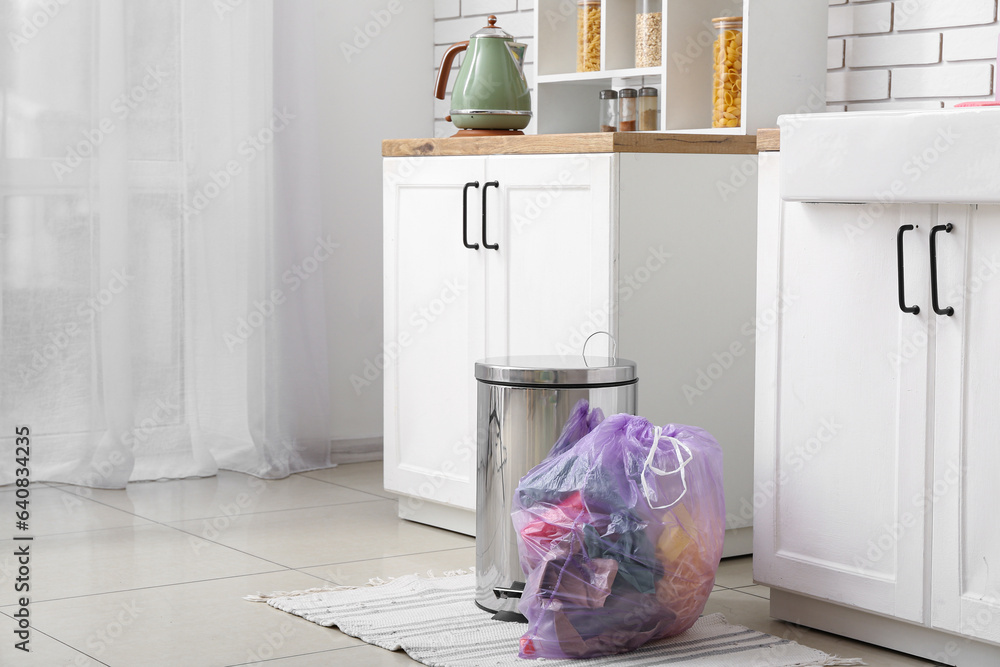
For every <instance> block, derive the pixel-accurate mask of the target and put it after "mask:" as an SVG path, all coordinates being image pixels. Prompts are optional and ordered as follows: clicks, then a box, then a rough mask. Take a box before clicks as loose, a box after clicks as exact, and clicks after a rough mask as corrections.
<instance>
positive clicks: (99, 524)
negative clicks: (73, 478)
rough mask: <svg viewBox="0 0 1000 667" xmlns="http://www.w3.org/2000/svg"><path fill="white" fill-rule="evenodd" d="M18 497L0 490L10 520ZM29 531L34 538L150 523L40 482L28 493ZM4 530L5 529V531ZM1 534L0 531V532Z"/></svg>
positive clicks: (0, 506)
mask: <svg viewBox="0 0 1000 667" xmlns="http://www.w3.org/2000/svg"><path fill="white" fill-rule="evenodd" d="M15 502H17V498H16V496H15V494H14V491H13V490H12V489H11V490H5V491H0V513H2V514H3V515H5V517H4V518H6V517H7V516H9V517H11V521H13V517H14V512H15V505H14V503H15ZM27 507H28V512H29V514H30V516H29V518H28V530H27V531H25V532H24V534H25V535H32V536H35V537H39V536H43V535H57V534H60V533H76V532H79V531H84V530H100V529H103V528H121V527H124V526H141V525H151V523H150V522H149V521H146V520H145V519H142V518H139V517H137V516H135V515H134V514H131V513H129V512H123V511H122V510H119V509H115V508H113V507H108V506H107V505H102V504H100V503H95V502H94V501H92V500H88V499H87V498H84V497H80V496H77V495H73V494H70V493H65V492H64V491H63V490H62V489H54V488H51V487H46V486H42V485H37V484H36V485H32V486H31V490H30V494H29V496H28V503H27ZM5 532H6V531H5ZM0 534H2V533H0Z"/></svg>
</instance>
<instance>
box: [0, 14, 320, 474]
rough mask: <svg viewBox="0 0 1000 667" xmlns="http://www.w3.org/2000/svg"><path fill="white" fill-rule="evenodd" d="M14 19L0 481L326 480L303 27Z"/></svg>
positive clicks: (2, 253)
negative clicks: (20, 474)
mask: <svg viewBox="0 0 1000 667" xmlns="http://www.w3.org/2000/svg"><path fill="white" fill-rule="evenodd" d="M292 4H294V3H292ZM0 7H2V12H0V21H2V22H3V23H2V25H0V28H2V31H0V32H2V34H3V35H5V36H6V39H5V41H6V42H7V43H5V44H3V45H0V49H2V50H3V54H2V56H0V84H2V98H0V105H2V106H0V121H2V125H0V225H2V227H0V392H2V396H0V442H2V443H3V447H0V451H3V452H8V453H9V454H10V455H5V456H3V457H2V458H0V484H4V483H10V482H11V481H12V480H13V478H14V460H13V458H14V457H13V454H12V452H13V451H14V450H13V438H14V429H15V427H18V426H27V427H29V428H30V431H31V466H30V467H31V475H32V478H33V479H34V480H37V481H42V480H45V481H57V482H68V483H73V484H81V485H86V486H94V487H101V488H120V487H122V486H124V485H125V484H126V482H128V481H134V480H149V479H160V478H175V477H186V476H192V475H212V474H214V473H215V472H216V471H217V470H218V469H219V468H225V469H231V470H239V471H243V472H248V473H251V474H254V475H258V476H261V477H282V476H285V475H288V474H290V473H293V472H297V471H302V470H307V469H314V468H320V467H325V466H328V465H330V463H331V461H330V451H329V450H330V425H329V423H328V418H327V414H328V408H329V386H328V383H329V374H328V369H327V356H326V355H327V353H326V349H327V348H326V324H325V323H326V313H325V310H324V309H325V298H324V294H323V290H324V285H323V278H322V274H323V270H324V265H325V263H326V262H330V261H335V259H336V252H337V250H336V244H335V243H334V240H333V239H331V238H330V237H328V236H326V235H325V234H324V233H323V231H322V220H323V214H322V211H320V198H319V196H318V187H319V183H318V180H317V179H318V178H319V176H318V173H317V172H318V170H317V169H315V168H314V166H313V165H314V164H315V158H316V156H315V155H314V153H315V148H314V146H315V141H314V138H313V134H314V133H315V129H316V128H315V106H314V105H312V104H311V101H310V99H309V95H310V90H311V86H309V85H303V84H302V81H308V79H302V80H300V79H299V78H298V77H299V76H300V75H301V73H302V72H307V73H308V72H311V71H312V70H310V69H309V68H310V67H314V66H313V65H310V63H311V62H312V61H313V60H314V58H312V53H311V50H312V47H313V42H312V38H311V31H310V30H309V28H310V26H309V25H308V20H307V18H308V17H307V16H306V15H304V14H302V12H292V13H290V14H288V15H287V16H276V15H275V14H276V12H275V11H274V8H273V5H272V2H271V1H270V0H251V1H247V2H229V1H227V0H218V1H216V2H211V1H208V0H72V1H70V2H58V1H55V0H47V1H36V0H0ZM303 30H304V32H303ZM293 36H294V38H292V37H293ZM276 43H277V44H279V45H280V46H279V48H277V49H276V48H275V44H276ZM276 71H277V72H288V73H290V74H294V76H287V77H286V76H276V75H275V72H276ZM307 76H312V74H307Z"/></svg>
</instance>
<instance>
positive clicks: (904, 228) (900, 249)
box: [896, 225, 920, 315]
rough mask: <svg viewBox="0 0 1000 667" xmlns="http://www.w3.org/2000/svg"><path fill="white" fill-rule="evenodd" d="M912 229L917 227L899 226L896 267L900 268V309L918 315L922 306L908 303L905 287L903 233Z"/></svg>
mask: <svg viewBox="0 0 1000 667" xmlns="http://www.w3.org/2000/svg"><path fill="white" fill-rule="evenodd" d="M911 229H916V227H915V226H914V225H903V226H902V227H900V228H899V232H897V233H896V268H897V269H899V279H898V281H897V283H898V285H899V309H900V310H902V311H903V312H904V313H913V314H914V315H916V314H917V313H919V312H920V306H907V305H906V297H905V296H904V292H905V289H904V287H903V283H904V277H903V233H904V232H908V231H910V230H911Z"/></svg>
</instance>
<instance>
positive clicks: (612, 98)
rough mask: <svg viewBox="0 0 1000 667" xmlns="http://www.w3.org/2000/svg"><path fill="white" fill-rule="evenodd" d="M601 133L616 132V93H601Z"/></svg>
mask: <svg viewBox="0 0 1000 667" xmlns="http://www.w3.org/2000/svg"><path fill="white" fill-rule="evenodd" d="M600 124H601V125H600V127H601V132H617V131H618V93H617V92H615V91H614V90H602V91H601V114H600Z"/></svg>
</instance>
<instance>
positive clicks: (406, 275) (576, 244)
mask: <svg viewBox="0 0 1000 667" xmlns="http://www.w3.org/2000/svg"><path fill="white" fill-rule="evenodd" d="M611 163H612V157H611V156H610V155H575V156H568V155H559V156H536V157H531V158H523V157H521V158H518V157H510V156H490V157H480V156H475V157H470V156H462V157H431V158H414V159H408V158H398V159H387V160H386V161H385V199H384V210H385V211H386V216H385V238H384V244H385V256H384V266H385V296H386V299H385V311H384V322H385V332H386V336H385V338H386V342H387V343H386V346H387V354H386V359H385V398H386V402H385V405H386V413H385V431H384V433H385V435H384V437H385V454H384V455H385V465H386V476H385V485H386V488H387V489H388V490H390V491H395V492H397V493H400V494H402V495H403V496H404V501H401V502H400V515H401V516H404V517H406V518H413V519H416V520H425V521H427V522H429V523H434V524H435V525H441V526H443V527H447V528H451V529H453V530H458V531H461V532H466V533H470V534H471V533H473V532H474V530H475V523H474V516H473V513H472V511H474V510H475V503H476V469H475V447H476V441H475V434H476V409H475V407H476V406H475V401H476V382H475V379H474V377H473V373H472V369H473V365H474V363H475V362H476V361H477V360H479V359H482V358H485V357H495V356H505V355H508V354H510V355H519V354H559V353H563V352H565V350H567V349H568V348H569V346H570V344H571V342H572V341H571V340H570V336H571V331H572V328H573V327H574V326H577V325H579V323H581V322H584V321H586V320H587V318H588V316H589V313H592V312H598V311H601V310H602V309H607V307H608V304H609V303H610V302H611V285H612V266H611V261H612V256H613V253H612V247H613V243H614V240H615V236H616V232H617V230H616V229H614V228H613V227H612V222H613V219H612V216H611V209H610V206H611V202H610V197H611V191H610V188H609V187H608V185H609V183H610V178H611ZM467 183H475V184H476V185H475V186H470V187H468V188H466V187H465V184H467ZM463 192H464V193H465V198H466V203H465V206H464V207H463ZM484 202H485V209H486V210H485V221H486V222H485V227H484V222H483V220H484V216H483V206H484ZM463 208H464V209H465V210H464V212H463ZM463 218H464V219H465V221H466V225H465V234H466V238H465V239H464V240H463V224H462V221H463ZM465 241H467V242H468V244H469V245H472V246H478V247H474V248H469V247H466V245H465ZM494 245H495V246H498V247H496V248H491V247H488V246H494ZM612 333H614V332H612ZM393 343H394V344H395V346H394V349H395V352H394V353H390V351H389V347H390V344H393ZM608 344H609V343H608V341H607V339H604V340H595V341H594V344H593V345H592V346H591V347H590V348H589V349H588V352H591V353H597V354H605V355H606V354H608ZM602 346H603V347H602Z"/></svg>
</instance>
